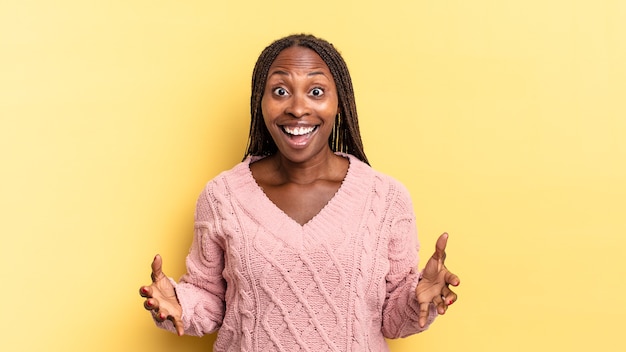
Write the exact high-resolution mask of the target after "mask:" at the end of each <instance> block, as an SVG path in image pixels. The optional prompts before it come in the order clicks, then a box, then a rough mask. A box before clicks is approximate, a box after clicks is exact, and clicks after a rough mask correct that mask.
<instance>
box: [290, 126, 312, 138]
mask: <svg viewBox="0 0 626 352" xmlns="http://www.w3.org/2000/svg"><path fill="white" fill-rule="evenodd" d="M314 129H315V126H313V127H287V126H284V127H283V130H285V132H287V133H289V134H292V135H294V136H302V135H304V134H309V133H311V132H313V130H314Z"/></svg>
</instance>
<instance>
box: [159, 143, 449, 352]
mask: <svg viewBox="0 0 626 352" xmlns="http://www.w3.org/2000/svg"><path fill="white" fill-rule="evenodd" d="M342 155H343V156H344V157H346V158H349V161H350V166H349V169H348V173H347V175H346V177H345V179H344V181H343V183H342V185H341V187H340V188H339V190H338V191H337V193H336V194H335V196H334V197H333V198H332V199H331V200H330V202H329V203H328V204H326V206H325V207H324V208H323V209H322V210H321V211H320V213H319V214H317V215H316V216H315V217H314V218H313V219H311V220H310V221H309V222H308V223H306V224H305V225H300V224H298V223H297V222H296V221H294V220H293V219H291V218H290V217H289V216H287V214H285V213H284V212H283V211H281V210H280V209H279V208H278V207H276V206H275V205H274V204H273V203H272V202H271V200H270V199H269V198H267V196H266V195H265V194H264V193H263V190H262V189H261V188H260V187H259V186H258V185H257V184H256V182H255V180H254V178H253V177H252V173H251V172H250V168H249V164H250V163H251V162H253V161H254V159H252V158H248V159H247V160H245V161H244V162H242V163H240V164H238V165H236V166H235V167H234V168H233V169H231V170H229V171H226V172H223V173H222V174H220V175H219V176H217V177H216V178H215V179H213V180H212V181H211V182H209V183H208V184H207V186H206V188H205V189H204V191H203V192H202V194H201V195H200V197H199V199H198V204H197V209H196V218H195V236H194V241H193V244H192V246H191V249H190V252H189V255H188V257H187V270H188V272H187V273H186V274H185V275H184V276H183V277H182V278H181V280H180V283H178V284H176V293H177V295H178V298H179V301H180V303H181V305H182V307H183V322H184V327H185V333H187V334H191V335H203V334H207V333H211V332H214V331H216V330H218V329H219V332H218V336H217V340H216V342H215V346H214V351H216V352H221V351H288V352H294V351H310V352H323V351H358V352H363V351H377V352H378V351H388V348H387V344H386V342H385V337H388V338H398V337H404V336H408V335H411V334H414V333H417V332H420V331H422V330H424V329H422V328H420V327H419V325H418V323H417V320H418V312H419V308H418V305H417V301H416V299H415V293H414V292H415V286H416V285H417V280H418V276H419V275H418V273H417V261H418V256H417V250H418V243H417V233H416V229H415V217H414V214H413V208H412V203H411V200H410V197H409V195H408V192H407V190H406V189H405V188H404V186H402V185H401V184H400V183H398V182H397V181H395V180H394V179H392V178H390V177H388V176H385V175H383V174H381V173H378V172H376V171H374V170H373V169H371V168H370V167H369V166H368V165H366V164H364V163H362V162H361V161H359V160H358V159H356V158H355V157H353V156H351V155H344V154H342ZM436 315H437V313H436V311H435V309H434V307H433V306H432V305H431V307H430V316H429V319H428V325H429V324H430V323H431V322H432V321H433V320H434V319H435V317H436ZM428 325H427V326H428ZM160 326H161V327H164V328H166V329H169V330H173V328H172V325H171V323H169V322H166V323H164V324H160Z"/></svg>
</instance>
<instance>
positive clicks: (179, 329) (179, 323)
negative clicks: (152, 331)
mask: <svg viewBox="0 0 626 352" xmlns="http://www.w3.org/2000/svg"><path fill="white" fill-rule="evenodd" d="M167 319H169V321H171V322H172V323H173V324H174V328H175V329H176V333H178V336H183V335H184V334H185V329H184V328H183V321H182V320H181V319H180V318H179V317H175V316H173V315H170V316H168V317H167Z"/></svg>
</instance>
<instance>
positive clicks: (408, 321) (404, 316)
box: [382, 188, 437, 338]
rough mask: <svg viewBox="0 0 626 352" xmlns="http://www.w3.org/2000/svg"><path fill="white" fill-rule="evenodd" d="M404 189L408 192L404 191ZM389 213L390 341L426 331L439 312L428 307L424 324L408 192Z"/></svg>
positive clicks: (386, 324) (386, 318)
mask: <svg viewBox="0 0 626 352" xmlns="http://www.w3.org/2000/svg"><path fill="white" fill-rule="evenodd" d="M401 190H402V191H404V189H403V188H402V189H401ZM389 211H390V215H391V220H390V229H389V231H390V235H389V242H388V260H389V271H388V273H387V276H386V282H387V298H386V300H385V304H384V306H383V326H382V331H383V335H384V336H385V337H387V338H399V337H406V336H409V335H412V334H416V333H419V332H421V331H423V330H426V329H427V328H428V326H429V325H430V324H431V323H432V322H433V321H434V320H435V318H436V316H437V311H436V309H435V307H434V306H432V305H431V306H427V307H426V308H427V319H426V322H425V323H424V324H422V325H420V323H419V317H420V305H419V302H418V301H417V297H416V295H415V288H416V286H417V284H418V280H419V273H418V271H417V264H418V249H419V243H418V240H417V231H416V228H415V216H414V214H413V207H412V203H411V201H410V198H409V196H408V192H400V194H399V195H398V196H397V200H396V202H395V203H394V204H393V206H392V207H390V210H389Z"/></svg>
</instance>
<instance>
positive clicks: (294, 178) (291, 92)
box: [139, 46, 460, 336]
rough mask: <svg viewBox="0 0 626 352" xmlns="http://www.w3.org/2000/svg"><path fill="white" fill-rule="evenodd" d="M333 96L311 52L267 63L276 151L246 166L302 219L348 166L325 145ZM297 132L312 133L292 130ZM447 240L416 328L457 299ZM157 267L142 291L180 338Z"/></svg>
mask: <svg viewBox="0 0 626 352" xmlns="http://www.w3.org/2000/svg"><path fill="white" fill-rule="evenodd" d="M338 102H339V101H338V96H337V89H336V87H335V82H334V79H333V77H332V75H331V73H330V70H329V69H328V66H327V65H326V63H325V62H324V60H323V59H322V58H321V57H320V56H319V55H318V54H317V53H315V52H314V51H313V50H311V49H308V48H303V47H297V46H296V47H291V48H287V49H285V50H283V51H282V52H281V53H280V54H279V55H278V56H277V57H276V59H275V60H274V62H273V63H272V65H271V67H270V70H269V73H268V79H267V84H266V86H265V91H264V95H263V98H262V101H261V107H262V111H263V119H264V122H265V125H266V126H267V129H268V131H269V132H270V134H271V136H272V138H273V140H274V142H275V143H276V145H277V147H278V152H277V153H276V154H275V155H272V156H269V157H266V158H263V159H261V160H259V161H257V162H255V163H253V164H251V165H250V170H251V171H252V175H253V177H254V178H255V180H256V182H257V183H258V185H259V186H260V187H261V188H262V189H263V191H264V192H265V194H266V195H267V197H268V198H269V199H270V200H272V202H274V204H276V206H278V207H279V208H280V209H281V210H283V211H284V212H285V213H286V214H287V215H289V217H291V218H292V219H293V220H294V221H296V222H297V223H299V224H300V225H305V224H306V223H307V222H308V221H309V220H311V219H312V218H313V217H314V216H315V215H316V214H318V213H319V212H320V211H321V210H322V209H323V208H324V206H325V205H326V204H327V203H328V202H329V201H330V199H332V197H333V196H334V194H335V193H336V192H337V190H338V189H339V187H340V186H341V182H342V181H343V179H344V177H345V176H346V173H347V170H348V166H349V162H348V160H347V159H346V158H344V157H341V156H338V155H336V154H334V153H333V151H332V150H331V149H330V146H329V145H328V138H329V136H330V133H331V132H332V128H333V123H334V120H335V116H336V115H337V112H338V109H339V108H338V105H339V103H338ZM298 129H300V130H298ZM287 131H291V132H292V133H291V134H290V133H287ZM294 131H295V132H296V133H295V134H301V133H302V132H308V131H310V133H306V134H302V135H299V136H294V133H293V132H294ZM447 241H448V234H447V233H444V234H442V235H441V236H440V237H439V239H438V240H437V244H436V246H435V253H434V254H433V255H432V256H431V258H430V259H429V260H428V262H427V263H426V266H425V267H424V270H423V272H422V279H421V280H420V281H419V283H418V285H417V287H416V289H415V295H416V297H417V300H418V302H419V306H420V313H419V324H420V326H424V325H425V324H426V322H427V319H428V313H429V306H430V304H431V303H432V304H434V305H435V306H436V308H437V312H438V313H439V314H444V313H445V312H446V310H447V309H448V307H449V306H450V305H451V304H452V303H454V302H455V301H456V300H457V295H456V294H455V293H454V292H453V291H452V290H450V285H452V286H457V285H459V283H460V280H459V278H458V277H457V276H456V275H454V274H452V273H451V272H450V271H448V269H447V268H446V266H445V264H444V262H445V257H446V253H445V249H446V244H447ZM162 265H163V260H162V259H161V257H160V256H159V255H157V256H155V258H154V260H153V262H152V275H151V277H152V284H151V285H149V286H142V287H141V288H140V289H139V293H140V295H141V296H142V297H144V298H146V299H145V301H144V307H145V308H146V309H147V310H150V311H152V312H153V314H154V317H155V319H156V320H157V321H160V322H162V321H164V320H166V319H167V320H170V321H171V322H172V323H173V324H174V326H175V328H176V331H177V332H178V334H179V335H181V336H182V335H183V333H184V329H183V323H182V320H181V316H182V307H181V306H180V304H179V302H178V299H177V297H176V292H175V290H174V287H173V286H172V283H171V282H170V280H169V279H168V278H167V276H166V275H165V274H163V270H162Z"/></svg>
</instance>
